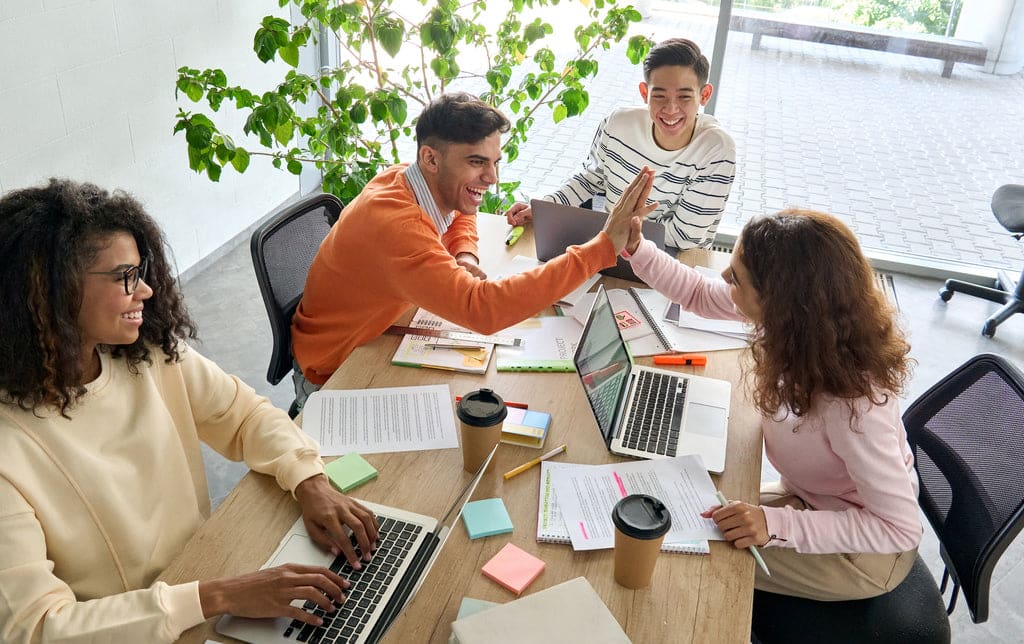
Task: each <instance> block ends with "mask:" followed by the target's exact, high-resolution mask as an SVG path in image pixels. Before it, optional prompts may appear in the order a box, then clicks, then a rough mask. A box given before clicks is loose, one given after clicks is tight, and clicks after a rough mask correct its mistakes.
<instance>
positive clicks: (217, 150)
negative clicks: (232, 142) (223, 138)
mask: <svg viewBox="0 0 1024 644" xmlns="http://www.w3.org/2000/svg"><path fill="white" fill-rule="evenodd" d="M213 152H214V154H216V155H217V160H218V161H220V162H221V164H224V163H227V162H228V160H229V159H230V158H231V150H229V149H228V146H226V145H224V144H223V143H218V144H217V145H216V146H214V148H213Z"/></svg>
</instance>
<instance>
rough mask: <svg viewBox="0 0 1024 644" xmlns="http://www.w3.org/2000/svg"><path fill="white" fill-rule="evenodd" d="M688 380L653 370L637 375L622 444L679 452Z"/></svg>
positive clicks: (655, 451)
mask: <svg viewBox="0 0 1024 644" xmlns="http://www.w3.org/2000/svg"><path fill="white" fill-rule="evenodd" d="M687 382H688V381H687V380H686V379H685V378H679V377H677V376H671V375H668V374H663V373H656V372H651V371H641V372H639V374H637V381H636V391H635V392H634V393H633V402H632V408H631V409H630V414H629V422H628V423H627V424H626V427H625V428H624V431H623V432H622V445H623V447H627V448H629V449H635V450H639V451H641V452H648V453H651V454H661V455H664V456H675V455H676V449H677V448H678V447H679V429H680V426H681V425H682V419H683V408H684V405H685V403H686V383H687Z"/></svg>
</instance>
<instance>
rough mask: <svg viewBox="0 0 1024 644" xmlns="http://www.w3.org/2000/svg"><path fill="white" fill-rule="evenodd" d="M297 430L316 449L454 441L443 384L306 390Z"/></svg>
mask: <svg viewBox="0 0 1024 644" xmlns="http://www.w3.org/2000/svg"><path fill="white" fill-rule="evenodd" d="M302 431H304V432H306V433H307V434H309V435H310V436H311V437H312V438H313V440H315V441H317V442H318V443H320V454H321V455H323V456H338V455H341V454H345V453H347V452H358V453H360V454H379V453H383V452H413V451H419V450H427V449H445V448H453V447H458V446H459V438H458V435H457V434H456V429H455V414H454V412H453V411H452V393H451V390H450V389H449V388H448V385H423V386H418V387H382V388H380V389H349V390H340V391H326V390H323V389H321V390H320V391H317V392H314V393H313V394H311V395H310V397H309V399H308V400H306V406H305V407H303V410H302Z"/></svg>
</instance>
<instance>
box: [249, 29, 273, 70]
mask: <svg viewBox="0 0 1024 644" xmlns="http://www.w3.org/2000/svg"><path fill="white" fill-rule="evenodd" d="M252 48H253V50H254V51H255V52H256V57H257V58H259V59H260V60H261V61H262V62H264V63H267V62H270V61H271V60H274V54H275V53H277V39H276V38H275V37H274V32H272V31H270V30H268V29H263V28H261V29H258V30H257V31H256V37H255V38H254V40H253V44H252Z"/></svg>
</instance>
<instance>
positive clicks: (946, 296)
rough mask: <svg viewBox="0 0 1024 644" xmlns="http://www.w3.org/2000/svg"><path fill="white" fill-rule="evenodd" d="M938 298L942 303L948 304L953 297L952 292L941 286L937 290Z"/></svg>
mask: <svg viewBox="0 0 1024 644" xmlns="http://www.w3.org/2000/svg"><path fill="white" fill-rule="evenodd" d="M939 297H940V298H942V301H943V302H948V301H949V299H950V298H951V297H953V291H951V290H949V289H948V288H946V287H945V286H943V287H942V288H940V289H939Z"/></svg>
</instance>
